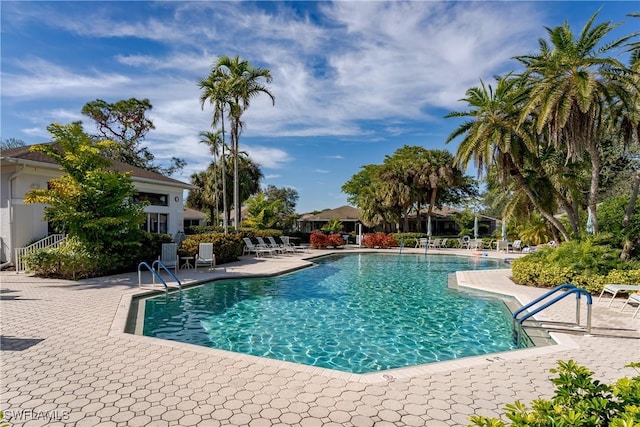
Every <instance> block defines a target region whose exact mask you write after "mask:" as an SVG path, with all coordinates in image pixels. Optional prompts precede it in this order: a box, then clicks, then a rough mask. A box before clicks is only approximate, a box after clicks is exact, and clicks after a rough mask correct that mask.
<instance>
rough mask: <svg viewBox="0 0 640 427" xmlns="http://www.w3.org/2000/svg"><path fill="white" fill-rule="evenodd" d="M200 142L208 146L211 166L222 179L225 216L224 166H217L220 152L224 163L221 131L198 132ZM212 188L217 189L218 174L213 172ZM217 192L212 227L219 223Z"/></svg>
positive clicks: (216, 192) (216, 193)
mask: <svg viewBox="0 0 640 427" xmlns="http://www.w3.org/2000/svg"><path fill="white" fill-rule="evenodd" d="M199 136H200V141H198V142H200V143H201V144H206V145H207V146H209V151H210V152H211V154H212V155H213V164H214V165H215V168H216V169H218V171H219V173H220V175H222V176H221V179H222V197H223V199H224V200H223V202H222V204H223V210H224V213H225V214H226V210H227V206H226V205H227V201H226V199H227V198H226V197H225V191H226V177H225V175H226V174H225V173H224V169H225V166H224V164H223V165H222V166H220V165H219V164H218V157H219V156H220V152H221V151H222V157H221V158H220V160H221V161H222V162H223V163H224V162H225V156H224V148H225V147H224V143H223V142H222V131H221V130H216V131H215V132H209V131H203V132H200V135H199ZM213 188H215V189H216V190H217V188H218V173H217V172H215V173H214V174H213ZM218 196H219V194H218V191H215V192H214V199H215V200H214V205H215V217H212V218H211V221H212V222H213V223H214V225H218V224H219V222H218V220H219V216H218V205H219V203H218Z"/></svg>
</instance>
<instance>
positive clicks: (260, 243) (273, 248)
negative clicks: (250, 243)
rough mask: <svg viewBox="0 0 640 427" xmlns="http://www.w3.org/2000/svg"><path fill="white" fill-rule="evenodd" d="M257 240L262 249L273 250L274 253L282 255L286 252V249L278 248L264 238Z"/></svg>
mask: <svg viewBox="0 0 640 427" xmlns="http://www.w3.org/2000/svg"><path fill="white" fill-rule="evenodd" d="M256 240H257V241H258V246H260V247H261V248H264V249H271V250H273V251H274V252H280V253H281V254H283V253H284V252H285V250H284V248H282V247H280V246H278V244H274V245H273V246H272V245H270V244H269V243H267V242H265V241H264V239H263V238H262V237H256Z"/></svg>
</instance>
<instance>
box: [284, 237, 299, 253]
mask: <svg viewBox="0 0 640 427" xmlns="http://www.w3.org/2000/svg"><path fill="white" fill-rule="evenodd" d="M280 241H281V242H282V244H283V245H284V246H287V247H289V248H292V249H293V252H303V251H304V250H305V248H304V247H302V246H296V245H294V244H293V243H292V242H291V238H290V237H289V236H280Z"/></svg>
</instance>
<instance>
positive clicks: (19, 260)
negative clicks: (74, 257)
mask: <svg viewBox="0 0 640 427" xmlns="http://www.w3.org/2000/svg"><path fill="white" fill-rule="evenodd" d="M65 238H66V235H65V234H52V235H50V236H47V237H45V238H44V239H42V240H38V241H37V242H35V243H32V244H30V245H29V246H25V247H24V248H16V255H15V261H14V264H15V267H16V273H22V272H24V271H26V269H27V265H26V264H25V262H24V256H25V255H27V254H29V253H31V252H33V251H37V250H39V249H44V248H56V247H58V246H60V243H62V242H63V241H64V239H65Z"/></svg>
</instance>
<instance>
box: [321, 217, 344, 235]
mask: <svg viewBox="0 0 640 427" xmlns="http://www.w3.org/2000/svg"><path fill="white" fill-rule="evenodd" d="M343 229H344V226H343V225H342V222H340V220H339V219H331V220H329V221H328V222H327V223H326V224H325V225H324V227H322V231H326V232H329V233H338V232H340V231H342V230H343Z"/></svg>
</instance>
